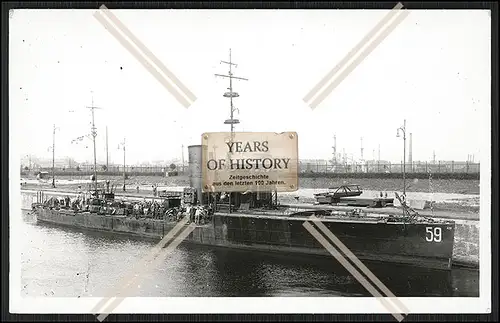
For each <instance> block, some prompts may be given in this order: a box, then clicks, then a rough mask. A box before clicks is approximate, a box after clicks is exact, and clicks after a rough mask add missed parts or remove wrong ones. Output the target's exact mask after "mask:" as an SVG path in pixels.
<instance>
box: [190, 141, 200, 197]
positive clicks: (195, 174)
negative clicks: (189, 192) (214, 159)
mask: <svg viewBox="0 0 500 323" xmlns="http://www.w3.org/2000/svg"><path fill="white" fill-rule="evenodd" d="M202 153H203V146H202V145H193V146H188V155H189V186H191V187H192V188H195V189H196V196H197V199H198V201H200V203H203V198H202V185H203V181H202V167H201V165H202Z"/></svg>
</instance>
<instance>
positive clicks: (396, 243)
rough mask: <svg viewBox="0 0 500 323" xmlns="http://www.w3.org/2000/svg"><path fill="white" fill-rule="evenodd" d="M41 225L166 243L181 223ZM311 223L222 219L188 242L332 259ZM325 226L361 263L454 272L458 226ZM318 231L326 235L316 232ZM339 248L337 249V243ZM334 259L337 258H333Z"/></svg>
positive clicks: (51, 215)
mask: <svg viewBox="0 0 500 323" xmlns="http://www.w3.org/2000/svg"><path fill="white" fill-rule="evenodd" d="M35 213H36V215H37V220H38V221H39V222H45V223H51V224H56V225H65V226H69V227H75V228H82V229H91V230H100V231H107V232H113V233H116V234H129V235H136V236H142V237H147V238H153V239H158V240H159V239H161V238H163V237H164V236H165V235H166V234H168V232H169V231H170V230H171V229H172V228H173V227H174V226H175V225H176V224H177V223H176V222H166V221H162V220H152V219H134V218H130V217H124V216H105V215H97V214H90V213H74V212H71V211H66V210H50V209H46V208H41V207H40V208H37V209H36V210H35ZM306 220H307V218H302V219H300V218H290V217H282V218H276V217H272V216H268V217H266V216H255V215H253V216H250V215H242V214H218V213H216V214H215V215H214V218H213V222H212V223H210V224H205V225H200V226H197V227H196V228H195V230H194V231H193V232H192V233H190V234H189V236H188V237H187V238H186V239H185V241H184V243H195V244H203V245H210V246H218V247H229V248H238V249H247V250H258V251H266V252H279V253H282V254H283V253H299V254H304V255H307V254H308V255H318V256H331V254H330V253H329V252H328V251H327V250H326V249H325V247H324V246H323V245H322V244H321V243H320V242H318V241H317V240H316V238H314V236H313V235H312V234H311V233H310V232H309V231H308V230H307V229H306V228H305V227H304V225H303V224H304V222H305V221H306ZM322 223H323V224H324V225H325V226H326V227H327V228H328V229H329V231H331V232H332V233H333V235H335V237H337V238H338V239H339V240H340V241H341V242H342V243H343V244H344V245H345V246H346V247H347V248H348V249H349V250H350V251H351V252H352V253H353V254H354V255H355V256H356V257H358V258H359V259H360V260H370V261H380V262H388V263H398V264H407V265H412V266H418V267H426V268H434V269H444V270H449V269H451V265H452V253H453V241H454V232H455V224H454V223H406V224H405V223H390V222H389V223H384V222H376V221H363V220H359V219H356V220H354V219H350V220H349V219H346V220H339V219H322ZM316 230H318V231H321V230H320V229H319V228H317V227H316ZM331 244H332V245H333V246H335V248H336V249H338V246H337V245H336V244H333V243H331ZM332 259H333V258H332Z"/></svg>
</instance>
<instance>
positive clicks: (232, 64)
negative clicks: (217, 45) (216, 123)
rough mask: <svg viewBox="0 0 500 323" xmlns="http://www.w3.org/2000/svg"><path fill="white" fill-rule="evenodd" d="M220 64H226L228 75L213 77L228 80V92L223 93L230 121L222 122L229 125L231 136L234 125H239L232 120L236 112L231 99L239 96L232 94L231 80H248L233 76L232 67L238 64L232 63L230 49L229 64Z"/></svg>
mask: <svg viewBox="0 0 500 323" xmlns="http://www.w3.org/2000/svg"><path fill="white" fill-rule="evenodd" d="M220 62H221V64H222V63H224V64H228V65H229V74H228V75H221V74H215V76H220V77H227V78H229V87H228V88H227V89H228V90H229V92H225V93H224V97H225V98H229V104H230V107H231V110H230V111H231V113H230V119H227V120H226V121H224V124H229V125H231V134H233V131H234V125H235V124H238V123H240V120H238V119H234V111H235V110H236V109H235V108H234V105H233V98H237V97H239V96H240V95H239V94H238V93H237V92H233V79H237V80H243V81H248V79H246V78H243V77H237V76H234V75H233V66H234V67H238V64H235V63H233V62H232V58H231V49H229V62H226V61H220Z"/></svg>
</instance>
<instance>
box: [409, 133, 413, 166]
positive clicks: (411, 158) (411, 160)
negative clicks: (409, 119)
mask: <svg viewBox="0 0 500 323" xmlns="http://www.w3.org/2000/svg"><path fill="white" fill-rule="evenodd" d="M411 137H412V133H410V153H409V155H408V161H409V162H410V165H413V157H412V146H411Z"/></svg>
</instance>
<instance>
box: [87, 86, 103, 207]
mask: <svg viewBox="0 0 500 323" xmlns="http://www.w3.org/2000/svg"><path fill="white" fill-rule="evenodd" d="M87 109H90V110H91V111H92V128H91V134H92V140H93V143H94V181H95V192H96V194H97V156H96V146H95V137H96V136H97V128H96V127H95V122H94V110H95V109H101V108H99V107H95V106H94V95H93V94H92V105H91V106H90V107H87ZM96 197H97V195H96Z"/></svg>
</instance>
